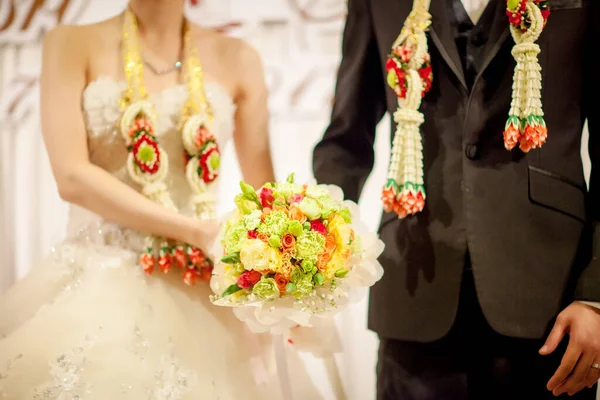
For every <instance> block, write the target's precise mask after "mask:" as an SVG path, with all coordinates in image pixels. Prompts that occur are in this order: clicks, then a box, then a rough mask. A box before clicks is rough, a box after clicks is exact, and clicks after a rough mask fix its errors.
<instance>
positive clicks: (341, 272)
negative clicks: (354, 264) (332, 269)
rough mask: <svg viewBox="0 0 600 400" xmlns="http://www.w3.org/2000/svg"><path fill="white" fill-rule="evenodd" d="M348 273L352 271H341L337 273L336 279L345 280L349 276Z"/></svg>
mask: <svg viewBox="0 0 600 400" xmlns="http://www.w3.org/2000/svg"><path fill="white" fill-rule="evenodd" d="M348 272H350V271H348V270H347V269H340V270H339V271H337V272H336V273H335V277H336V278H344V277H345V276H346V275H348Z"/></svg>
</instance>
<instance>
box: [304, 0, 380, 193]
mask: <svg viewBox="0 0 600 400" xmlns="http://www.w3.org/2000/svg"><path fill="white" fill-rule="evenodd" d="M369 3H370V0H349V1H348V17H347V20H346V28H345V30H344V38H343V44H342V63H341V65H340V68H339V71H338V76H337V83H336V89H335V99H334V104H333V111H332V115H331V123H330V125H329V127H328V128H327V130H326V132H325V135H324V136H323V139H322V140H321V141H320V142H319V143H318V144H317V146H316V147H315V150H314V154H313V170H314V174H315V178H316V179H317V181H318V182H319V183H324V184H334V185H337V186H340V187H341V188H342V189H343V190H344V193H345V196H346V198H348V199H350V200H353V201H358V198H359V196H360V193H361V191H362V188H363V186H364V184H365V181H366V180H367V177H368V176H369V174H370V172H371V170H372V169H373V162H374V153H373V142H374V140H375V128H376V127H377V123H378V122H379V121H380V120H381V118H382V117H383V115H384V113H385V79H384V77H383V69H382V65H381V61H380V59H379V51H378V48H377V43H376V40H375V34H374V32H373V24H372V20H371V18H372V17H371V10H370V7H371V6H370V4H369Z"/></svg>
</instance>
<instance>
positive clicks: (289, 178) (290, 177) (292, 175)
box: [287, 172, 296, 183]
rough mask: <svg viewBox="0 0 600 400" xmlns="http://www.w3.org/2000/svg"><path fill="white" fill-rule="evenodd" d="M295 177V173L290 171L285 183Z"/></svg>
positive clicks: (292, 180)
mask: <svg viewBox="0 0 600 400" xmlns="http://www.w3.org/2000/svg"><path fill="white" fill-rule="evenodd" d="M295 178H296V176H295V174H294V173H293V172H292V173H291V174H289V175H288V177H287V183H294V179H295Z"/></svg>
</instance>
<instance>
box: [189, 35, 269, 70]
mask: <svg viewBox="0 0 600 400" xmlns="http://www.w3.org/2000/svg"><path fill="white" fill-rule="evenodd" d="M194 32H195V35H194V36H195V38H196V41H197V42H199V43H210V44H211V46H210V47H211V48H212V53H214V54H215V55H216V56H217V58H218V59H219V61H221V62H222V63H225V64H226V65H229V67H230V68H235V67H236V66H239V67H240V68H243V69H246V68H248V67H252V66H255V65H257V64H258V65H260V62H261V58H260V55H259V53H258V51H257V50H256V48H255V47H254V46H253V45H252V44H251V43H249V42H247V41H246V40H244V39H240V38H236V37H232V36H228V35H225V34H223V33H221V32H218V31H215V30H214V29H209V28H204V27H200V26H198V25H194Z"/></svg>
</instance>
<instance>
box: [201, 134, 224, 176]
mask: <svg viewBox="0 0 600 400" xmlns="http://www.w3.org/2000/svg"><path fill="white" fill-rule="evenodd" d="M220 165H221V154H220V153H219V147H218V146H217V144H216V143H215V142H211V143H209V144H208V145H207V146H206V147H205V148H204V150H203V151H202V155H201V156H200V164H199V165H198V174H199V175H200V177H201V178H202V180H203V181H204V183H211V182H213V181H214V180H215V179H217V177H218V176H219V166H220Z"/></svg>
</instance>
